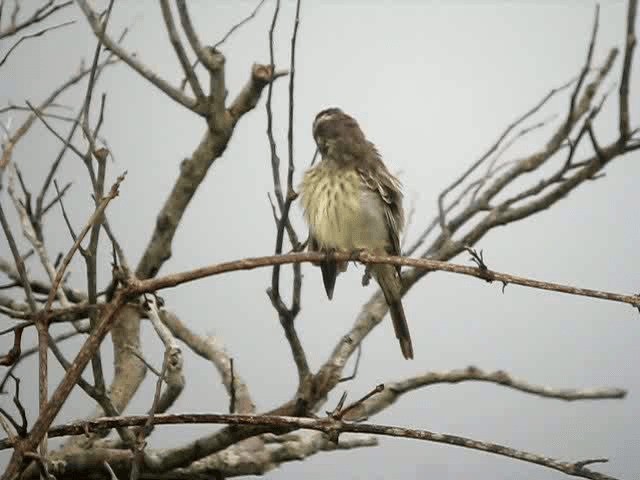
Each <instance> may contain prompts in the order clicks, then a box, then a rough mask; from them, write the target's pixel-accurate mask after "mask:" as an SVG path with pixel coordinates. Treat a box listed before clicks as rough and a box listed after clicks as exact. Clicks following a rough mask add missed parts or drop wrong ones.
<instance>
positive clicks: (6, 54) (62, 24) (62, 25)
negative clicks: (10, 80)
mask: <svg viewBox="0 0 640 480" xmlns="http://www.w3.org/2000/svg"><path fill="white" fill-rule="evenodd" d="M69 3H70V2H69ZM74 23H76V21H75V20H71V21H69V22H64V23H61V24H59V25H53V26H51V27H47V28H43V29H42V30H40V31H39V32H36V33H31V34H29V35H24V36H22V37H20V39H19V40H18V41H17V42H16V43H14V44H13V45H12V46H11V48H10V49H9V50H8V51H7V53H5V55H4V57H2V60H0V67H1V66H2V65H3V64H4V62H6V61H7V58H9V55H11V52H13V51H14V50H15V49H16V48H18V45H20V44H21V43H22V42H24V41H25V40H28V39H30V38H35V37H40V36H42V35H44V34H45V33H47V32H50V31H52V30H57V29H58V28H62V27H66V26H68V25H72V24H74ZM0 38H2V34H0Z"/></svg>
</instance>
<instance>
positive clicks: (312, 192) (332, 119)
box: [300, 108, 413, 358]
mask: <svg viewBox="0 0 640 480" xmlns="http://www.w3.org/2000/svg"><path fill="white" fill-rule="evenodd" d="M313 136H314V139H315V141H316V144H317V145H318V150H319V151H320V153H321V155H322V160H321V161H320V162H319V163H318V165H316V166H315V167H313V168H311V169H309V170H308V171H307V172H306V174H305V175H304V178H303V181H302V185H301V186H300V193H301V202H302V206H303V208H304V216H305V220H306V221H307V223H308V225H309V249H310V250H319V251H325V252H327V253H328V257H327V259H326V260H324V261H322V262H320V263H319V265H320V268H321V270H322V279H323V283H324V287H325V291H326V292H327V296H328V297H329V298H330V299H331V298H332V297H333V290H334V286H335V282H336V276H337V273H338V271H344V270H345V269H346V267H347V264H346V263H344V264H341V265H338V264H336V261H335V260H332V259H331V258H330V255H329V254H330V252H332V251H342V252H353V251H357V250H368V251H370V252H372V253H375V254H382V255H384V254H391V255H399V254H400V241H399V237H400V232H401V231H402V227H403V223H404V215H403V211H402V192H401V189H400V183H399V182H398V180H397V179H396V178H395V177H394V176H393V175H391V173H389V171H388V170H387V169H386V167H385V165H384V163H383V162H382V159H381V158H380V155H379V154H378V152H377V150H376V148H375V146H374V145H373V144H372V143H371V142H369V141H367V140H366V138H365V136H364V134H363V133H362V131H361V130H360V128H359V126H358V124H357V122H356V121H355V119H353V118H352V117H350V116H349V115H347V114H345V113H344V112H342V111H341V110H339V109H337V108H330V109H326V110H323V111H322V112H320V113H319V114H318V115H317V116H316V119H315V121H314V124H313ZM370 272H371V273H372V274H373V276H374V277H375V278H376V280H377V281H378V283H379V284H380V287H381V289H382V292H383V293H384V297H385V300H386V301H387V304H388V305H389V311H390V314H391V319H392V320H393V327H394V330H395V333H396V337H397V338H398V340H399V341H400V347H401V349H402V353H403V355H404V356H405V358H413V347H412V343H411V336H410V334H409V328H408V325H407V320H406V318H405V314H404V309H403V307H402V283H401V278H400V269H399V268H398V267H394V266H392V265H374V266H372V267H371V270H370Z"/></svg>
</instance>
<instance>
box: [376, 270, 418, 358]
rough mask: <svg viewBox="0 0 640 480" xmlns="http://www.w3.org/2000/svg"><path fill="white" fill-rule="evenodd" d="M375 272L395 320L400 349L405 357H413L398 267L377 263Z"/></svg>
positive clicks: (394, 324) (394, 326) (394, 325)
mask: <svg viewBox="0 0 640 480" xmlns="http://www.w3.org/2000/svg"><path fill="white" fill-rule="evenodd" d="M372 271H373V274H374V276H375V278H376V280H377V281H378V283H379V284H380V288H381V289H382V293H384V298H385V299H386V301H387V304H388V305H389V314H390V315H391V320H392V322H393V329H394V330H395V332H396V337H397V338H398V341H399V342H400V349H401V350H402V355H404V358H407V359H410V358H413V345H412V344H411V335H410V334H409V325H408V324H407V318H406V317H405V315H404V308H403V307H402V300H401V299H402V285H401V283H400V278H399V276H398V272H397V270H396V267H394V266H393V265H376V266H374V267H373V268H372Z"/></svg>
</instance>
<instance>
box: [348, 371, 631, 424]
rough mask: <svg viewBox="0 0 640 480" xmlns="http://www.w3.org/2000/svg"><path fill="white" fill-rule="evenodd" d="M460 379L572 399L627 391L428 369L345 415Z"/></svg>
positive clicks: (357, 415)
mask: <svg viewBox="0 0 640 480" xmlns="http://www.w3.org/2000/svg"><path fill="white" fill-rule="evenodd" d="M460 382H487V383H494V384H496V385H502V386H504V387H507V388H512V389H514V390H518V391H521V392H524V393H529V394H531V395H536V396H539V397H543V398H554V399H558V400H565V401H568V402H572V401H580V400H605V399H606V400H611V399H623V398H625V397H626V395H627V391H626V390H623V389H621V388H590V389H572V388H551V387H545V386H542V385H533V384H531V383H529V382H526V381H524V380H519V379H517V378H514V377H512V376H511V375H509V374H508V373H507V372H505V371H502V370H497V371H495V372H485V371H484V370H481V369H479V368H477V367H467V368H465V369H460V370H450V371H446V372H427V373H424V374H422V375H417V376H415V377H411V378H408V379H406V380H401V381H398V382H387V383H385V384H384V385H385V388H384V391H382V392H381V393H379V394H378V395H375V396H374V397H373V398H370V399H368V400H366V401H365V402H362V405H361V408H354V409H352V413H350V414H349V413H348V414H346V415H344V416H343V418H344V419H345V420H352V421H358V420H361V419H366V418H368V417H371V416H373V415H375V414H376V413H378V412H381V411H382V410H385V409H386V408H388V407H389V406H391V405H392V404H394V403H395V402H396V401H398V400H399V398H400V397H401V396H402V395H404V394H406V393H409V392H412V391H414V390H417V389H420V388H424V387H429V386H431V385H439V384H443V383H460Z"/></svg>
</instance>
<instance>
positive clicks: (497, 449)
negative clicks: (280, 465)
mask: <svg viewBox="0 0 640 480" xmlns="http://www.w3.org/2000/svg"><path fill="white" fill-rule="evenodd" d="M147 420H148V416H147V415H131V416H123V417H107V418H97V419H94V420H86V421H80V422H72V423H68V424H65V425H60V426H57V427H54V428H52V429H51V430H49V437H50V438H53V437H59V436H63V435H82V434H84V433H85V432H87V431H89V432H91V431H96V430H98V429H104V428H115V427H123V426H142V425H144V424H145V423H146V422H147ZM154 422H155V424H156V425H176V424H180V425H193V424H226V425H248V426H252V427H270V429H274V428H275V429H280V430H282V429H299V428H302V429H308V430H317V431H320V432H324V433H326V434H328V435H329V436H330V438H331V437H333V438H335V439H337V438H338V435H339V434H341V433H364V434H371V435H383V436H388V437H399V438H411V439H415V440H423V441H427V442H433V443H442V444H445V445H452V446H457V447H463V448H468V449H471V450H479V451H482V452H487V453H492V454H495V455H499V456H503V457H507V458H513V459H515V460H521V461H524V462H528V463H534V464H537V465H541V466H543V467H547V468H551V469H553V470H557V471H559V472H563V473H566V474H567V475H572V476H575V477H581V478H589V479H593V480H612V479H613V478H614V477H610V476H608V475H605V474H602V473H598V472H595V471H593V470H590V469H588V468H585V466H586V465H588V464H591V463H596V462H606V461H607V460H606V459H597V460H596V459H593V460H583V461H578V462H565V461H561V460H557V459H555V458H551V457H546V456H543V455H537V454H535V453H530V452H525V451H522V450H516V449H514V448H510V447H506V446H504V445H500V444H497V443H491V442H483V441H479V440H474V439H471V438H466V437H461V436H458V435H449V434H445V433H437V432H431V431H429V430H420V429H414V428H404V427H396V426H391V425H380V424H371V423H351V422H346V421H340V420H335V419H333V418H331V417H328V418H321V419H313V418H300V417H287V416H277V415H227V414H215V413H210V414H208V413H202V414H172V415H166V414H165V415H156V416H155V418H154ZM14 443H15V440H10V439H8V440H4V441H1V442H0V449H5V448H9V447H10V446H11V445H12V444H14ZM127 454H128V455H132V454H131V452H127ZM159 455H161V454H159Z"/></svg>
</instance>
